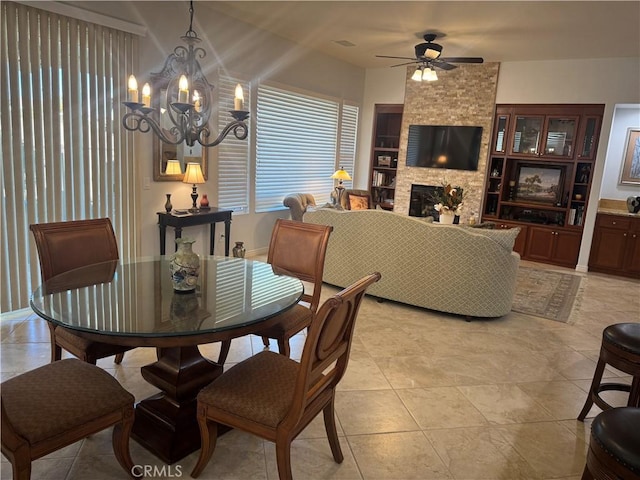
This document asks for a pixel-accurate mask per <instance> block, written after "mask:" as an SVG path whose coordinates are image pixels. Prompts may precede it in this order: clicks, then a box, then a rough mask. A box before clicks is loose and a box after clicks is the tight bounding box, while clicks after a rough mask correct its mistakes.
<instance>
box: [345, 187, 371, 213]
mask: <svg viewBox="0 0 640 480" xmlns="http://www.w3.org/2000/svg"><path fill="white" fill-rule="evenodd" d="M345 194H346V196H347V205H346V208H347V209H348V210H368V209H370V208H372V207H373V202H372V201H371V193H369V191H368V190H355V189H347V190H346V191H345Z"/></svg>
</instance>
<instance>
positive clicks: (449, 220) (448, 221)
mask: <svg viewBox="0 0 640 480" xmlns="http://www.w3.org/2000/svg"><path fill="white" fill-rule="evenodd" d="M455 216H456V214H455V213H453V212H452V211H450V210H445V211H444V212H443V211H441V212H440V223H442V224H445V225H453V220H454V218H455Z"/></svg>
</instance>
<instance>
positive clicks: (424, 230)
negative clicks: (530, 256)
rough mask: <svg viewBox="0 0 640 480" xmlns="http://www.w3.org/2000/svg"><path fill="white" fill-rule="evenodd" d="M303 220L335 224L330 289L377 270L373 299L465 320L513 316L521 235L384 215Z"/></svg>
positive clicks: (310, 214)
mask: <svg viewBox="0 0 640 480" xmlns="http://www.w3.org/2000/svg"><path fill="white" fill-rule="evenodd" d="M303 221H305V222H309V223H319V224H323V225H331V226H332V227H333V233H332V234H331V237H330V238H329V245H328V247H327V254H326V260H325V267H324V275H323V280H324V282H326V283H328V284H331V285H335V286H338V287H346V286H348V285H350V284H351V283H353V282H354V281H355V280H357V279H359V278H361V277H363V276H364V275H366V274H368V273H371V272H373V271H379V272H380V273H381V274H382V278H381V280H380V281H379V282H377V283H376V284H374V285H372V286H371V287H370V288H369V289H368V290H367V294H369V295H373V296H376V297H380V298H384V299H388V300H393V301H397V302H402V303H406V304H409V305H415V306H417V307H422V308H428V309H431V310H437V311H441V312H448V313H453V314H457V315H463V316H465V317H500V316H502V315H505V314H507V313H508V312H509V311H510V310H511V305H512V302H513V296H514V292H515V288H516V277H517V272H518V265H519V263H520V256H519V255H518V253H516V252H514V251H513V244H514V242H515V238H516V236H517V235H518V233H519V231H520V229H519V228H512V229H509V230H484V229H476V228H470V227H466V226H462V225H440V224H437V223H428V222H425V221H424V220H421V219H419V218H415V217H409V216H404V215H400V214H397V213H394V212H389V211H385V210H352V211H339V210H335V209H327V208H319V209H310V210H308V211H307V212H306V213H305V214H304V216H303Z"/></svg>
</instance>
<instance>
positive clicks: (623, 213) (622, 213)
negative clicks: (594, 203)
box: [598, 208, 640, 218]
mask: <svg viewBox="0 0 640 480" xmlns="http://www.w3.org/2000/svg"><path fill="white" fill-rule="evenodd" d="M598 213H606V214H607V215H618V216H620V217H632V218H635V217H637V218H640V213H629V212H628V211H626V210H618V209H615V208H598Z"/></svg>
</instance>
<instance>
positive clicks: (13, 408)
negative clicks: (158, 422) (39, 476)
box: [0, 358, 135, 480]
mask: <svg viewBox="0 0 640 480" xmlns="http://www.w3.org/2000/svg"><path fill="white" fill-rule="evenodd" d="M134 401H135V398H134V397H133V395H131V393H129V392H127V391H126V390H125V389H124V388H122V386H121V385H120V384H119V383H118V381H117V380H116V379H115V378H114V377H113V376H111V375H110V374H108V373H107V372H105V371H104V370H102V369H101V368H98V367H96V366H94V365H89V364H87V363H85V362H81V361H80V360H78V359H76V358H67V359H65V360H60V361H59V362H53V363H49V364H47V365H44V366H42V367H39V368H36V369H35V370H31V371H29V372H26V373H23V374H21V375H17V376H15V377H12V378H10V379H9V380H6V381H5V382H3V383H2V385H0V406H1V409H2V423H0V427H1V430H2V453H3V455H4V456H5V457H6V458H7V459H8V460H9V462H11V466H12V467H13V479H14V480H28V479H29V478H30V477H31V462H32V461H33V460H36V459H38V458H41V457H43V456H45V455H48V454H49V453H51V452H54V451H57V450H60V449H61V448H64V447H66V446H68V445H71V444H72V443H75V442H77V441H78V440H82V439H83V438H86V437H88V436H89V435H92V434H94V433H97V432H99V431H101V430H104V429H106V428H109V427H112V426H113V427H114V428H113V433H112V444H113V451H114V454H115V456H116V459H117V460H118V463H120V465H121V466H122V468H123V469H124V470H125V471H126V472H127V474H128V475H129V476H134V473H135V472H134V471H133V466H134V465H133V461H132V460H131V454H130V453H129V435H130V433H131V427H132V426H133V419H134V410H133V405H134ZM3 477H4V475H3Z"/></svg>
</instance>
